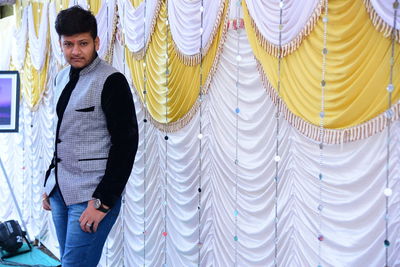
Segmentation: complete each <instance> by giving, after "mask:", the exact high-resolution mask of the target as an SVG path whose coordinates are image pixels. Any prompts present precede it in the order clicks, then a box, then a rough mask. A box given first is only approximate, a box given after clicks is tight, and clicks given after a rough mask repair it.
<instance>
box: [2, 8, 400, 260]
mask: <svg viewBox="0 0 400 267" xmlns="http://www.w3.org/2000/svg"><path fill="white" fill-rule="evenodd" d="M392 2H394V1H387V0H354V1H341V0H329V1H328V0H305V1H294V0H283V1H278V0H276V1H275V0H274V1H273V0H263V1H261V0H243V1H240V0H239V1H237V0H206V1H205V0H202V1H201V0H195V1H187V0H173V1H167V0H103V1H95V0H89V1H86V0H69V1H68V0H53V1H39V0H37V1H35V0H33V1H27V0H23V1H17V4H16V7H15V16H14V17H11V18H6V19H2V20H0V29H1V33H2V42H0V50H1V55H0V69H2V70H7V69H16V70H19V71H20V73H21V77H22V89H21V90H22V101H21V108H20V132H19V133H16V134H1V135H0V147H1V149H0V157H1V159H2V161H3V162H4V164H5V166H6V169H7V171H8V175H9V177H10V179H11V181H12V185H13V188H14V191H15V193H16V195H17V198H18V203H19V205H20V207H21V209H22V213H23V218H24V220H25V221H26V223H27V225H28V231H29V234H30V235H31V237H36V238H38V239H39V240H40V241H41V242H42V243H44V244H45V245H46V246H47V247H48V248H49V249H50V250H51V251H52V252H54V253H55V254H56V255H58V246H57V241H56V238H55V232H54V226H53V224H52V221H51V215H50V214H49V213H48V212H45V211H43V210H42V209H41V190H42V185H43V178H44V172H45V171H46V169H47V167H48V165H49V162H50V160H51V158H52V154H53V152H52V149H53V137H54V126H55V120H56V116H55V113H54V106H55V103H54V98H53V88H52V84H53V83H52V81H53V79H54V77H55V75H56V73H57V71H59V70H60V69H61V68H62V66H63V65H64V64H65V61H64V59H63V57H62V53H61V50H60V48H59V46H58V36H57V33H56V32H55V30H54V19H55V16H56V15H57V12H59V11H60V10H61V9H64V8H67V7H68V6H71V5H74V4H80V5H82V6H83V7H84V8H88V9H91V10H92V11H93V13H94V14H95V15H96V17H97V20H98V25H99V35H100V39H101V45H100V50H99V55H100V56H101V57H103V58H105V59H106V60H108V61H109V62H111V63H112V64H113V65H114V66H115V67H116V68H117V69H119V70H120V71H121V72H123V73H125V74H126V75H127V77H128V79H129V81H130V83H131V85H132V92H133V94H134V99H135V105H136V112H137V116H138V120H139V127H140V144H139V150H138V154H137V158H136V162H135V165H134V168H133V171H132V175H131V178H130V180H129V182H128V185H127V188H126V193H125V195H124V201H123V208H122V212H121V216H120V217H119V219H118V221H117V223H116V226H115V227H114V229H113V231H112V234H111V235H110V236H109V238H108V240H107V243H106V246H105V248H104V253H103V257H102V259H101V262H100V266H161V265H163V264H166V266H196V265H197V266H324V267H325V266H335V267H337V266H343V267H344V266H385V265H387V266H400V193H399V192H400V182H399V175H400V173H399V171H400V167H399V166H400V165H399V163H400V162H399V161H400V158H399V157H400V146H399V142H400V140H399V137H400V123H399V121H398V118H399V116H400V110H399V96H400V94H399V91H398V90H397V88H398V86H399V83H400V80H399V79H400V78H399V77H400V76H398V75H397V74H398V72H399V63H398V57H399V54H400V51H399V39H400V38H399V36H400V34H399V28H400V19H399V17H400V16H398V14H397V9H396V8H394V7H396V4H393V3H392ZM396 3H397V1H396ZM397 6H398V3H397ZM393 88H394V90H393V91H392V89H393ZM389 99H390V101H389ZM0 179H4V177H3V175H2V174H1V175H0ZM0 191H1V198H0V206H1V209H0V220H6V219H17V218H18V216H17V212H16V208H15V207H14V205H13V202H12V198H11V195H10V192H9V191H8V188H7V186H6V183H5V182H0Z"/></svg>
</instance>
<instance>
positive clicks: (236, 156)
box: [233, 0, 242, 266]
mask: <svg viewBox="0 0 400 267" xmlns="http://www.w3.org/2000/svg"><path fill="white" fill-rule="evenodd" d="M241 4H242V1H241V0H238V1H237V3H236V25H238V27H236V29H235V30H236V33H237V37H236V38H237V43H236V82H235V86H236V108H235V110H234V111H235V114H236V116H235V209H234V211H233V216H234V221H235V235H234V237H233V240H234V241H235V266H238V242H239V237H238V216H239V209H238V180H239V113H240V108H239V87H240V83H239V80H240V78H239V76H240V65H239V64H240V62H241V60H242V57H241V55H240V27H239V25H240V23H239V21H240V7H241Z"/></svg>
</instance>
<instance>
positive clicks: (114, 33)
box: [104, 3, 118, 64]
mask: <svg viewBox="0 0 400 267" xmlns="http://www.w3.org/2000/svg"><path fill="white" fill-rule="evenodd" d="M117 13H118V6H117V3H115V4H114V17H113V25H112V33H111V40H110V42H109V43H108V49H107V53H106V55H105V56H104V60H105V61H107V62H108V63H109V64H112V61H113V56H114V47H113V46H114V43H115V40H116V37H117V30H118V29H117V28H118V27H117V25H118V15H117Z"/></svg>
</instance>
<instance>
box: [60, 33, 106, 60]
mask: <svg viewBox="0 0 400 267" xmlns="http://www.w3.org/2000/svg"><path fill="white" fill-rule="evenodd" d="M99 43H100V40H99V37H96V39H94V40H93V38H92V36H91V35H90V33H89V32H85V33H78V34H74V35H71V36H65V35H61V38H60V45H61V50H62V52H63V54H64V57H65V60H66V61H67V62H68V63H69V64H70V65H71V66H72V67H74V68H84V67H86V66H87V65H89V64H90V63H91V62H92V60H93V58H94V56H95V54H96V51H97V50H99Z"/></svg>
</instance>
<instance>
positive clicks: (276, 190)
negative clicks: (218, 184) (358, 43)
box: [274, 0, 284, 267]
mask: <svg viewBox="0 0 400 267" xmlns="http://www.w3.org/2000/svg"><path fill="white" fill-rule="evenodd" d="M283 7H284V3H283V0H280V1H279V25H278V30H279V43H278V46H279V55H278V85H277V92H278V98H277V100H278V101H277V105H276V111H275V119H276V143H275V157H274V161H275V220H274V229H275V233H274V237H275V238H274V244H275V254H274V265H275V267H277V266H278V242H279V239H278V222H279V214H278V196H279V192H278V190H279V161H280V160H281V157H280V156H279V139H280V137H279V134H280V132H279V130H280V124H279V117H280V108H281V107H280V106H281V99H280V91H281V65H282V29H283V24H282V22H283Z"/></svg>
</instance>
